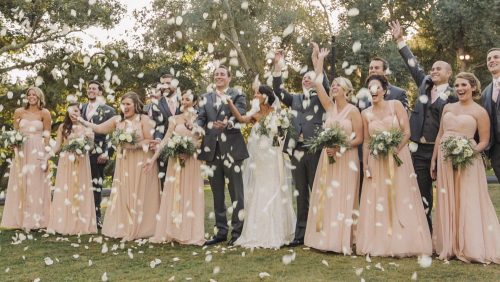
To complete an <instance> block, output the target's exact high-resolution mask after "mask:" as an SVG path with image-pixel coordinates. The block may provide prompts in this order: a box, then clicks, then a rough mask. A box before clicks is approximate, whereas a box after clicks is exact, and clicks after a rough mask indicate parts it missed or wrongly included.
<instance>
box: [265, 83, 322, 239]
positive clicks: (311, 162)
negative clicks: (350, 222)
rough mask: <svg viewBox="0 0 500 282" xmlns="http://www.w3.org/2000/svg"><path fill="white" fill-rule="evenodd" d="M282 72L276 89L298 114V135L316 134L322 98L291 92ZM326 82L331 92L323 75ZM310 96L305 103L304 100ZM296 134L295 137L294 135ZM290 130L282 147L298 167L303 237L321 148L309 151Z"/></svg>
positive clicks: (298, 227) (295, 174)
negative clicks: (285, 83)
mask: <svg viewBox="0 0 500 282" xmlns="http://www.w3.org/2000/svg"><path fill="white" fill-rule="evenodd" d="M281 83H282V82H281V76H280V77H274V78H273V90H274V93H276V96H278V98H279V99H280V101H281V102H282V103H283V104H285V105H286V106H287V107H289V108H291V109H292V110H295V111H297V117H295V118H294V119H293V120H292V125H293V126H294V128H295V131H296V133H297V137H298V136H300V135H302V136H303V137H304V140H307V139H309V138H313V137H314V136H315V133H316V130H317V129H318V128H321V126H322V125H323V116H324V113H325V109H324V108H323V106H322V105H321V102H320V101H319V98H318V95H317V94H315V93H314V94H313V95H311V96H310V98H307V97H306V96H305V95H304V94H303V93H301V94H296V95H292V94H290V93H288V92H287V91H286V90H284V89H282V88H281ZM323 86H324V87H325V89H326V91H327V93H328V92H329V89H330V87H329V85H328V80H327V79H326V75H325V76H324V80H323ZM307 99H309V103H306V105H305V106H306V107H304V101H305V100H307ZM295 138H296V137H295ZM295 138H294V137H291V136H289V135H288V134H287V136H286V139H285V144H284V146H283V151H284V152H285V153H287V154H289V155H290V159H291V160H292V165H293V166H294V167H295V170H294V172H293V180H294V182H295V189H297V191H298V192H299V195H298V197H297V224H296V227H295V240H299V241H303V240H304V235H305V230H306V226H307V213H308V212H309V194H310V191H311V189H312V187H313V182H314V177H315V175H316V167H317V166H318V162H319V157H320V155H321V152H317V153H315V154H310V153H308V152H307V150H305V148H304V147H303V145H304V144H303V142H298V140H295Z"/></svg>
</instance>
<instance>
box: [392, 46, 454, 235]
mask: <svg viewBox="0 0 500 282" xmlns="http://www.w3.org/2000/svg"><path fill="white" fill-rule="evenodd" d="M399 54H400V55H401V57H402V58H403V60H404V62H405V64H406V66H407V67H408V70H409V71H410V74H411V76H412V77H413V80H414V81H415V83H416V84H417V85H418V87H419V88H418V96H419V98H418V99H416V102H415V106H414V108H413V110H412V111H411V114H410V131H411V136H410V140H411V141H413V142H415V143H417V144H418V149H417V151H416V152H412V154H411V156H412V161H413V167H414V169H415V173H416V174H417V182H418V186H419V189H420V194H421V196H422V197H423V198H425V201H423V204H424V208H425V209H426V216H427V223H428V224H429V229H430V230H431V232H432V221H431V210H432V202H433V195H432V177H431V174H430V167H431V159H432V153H433V150H434V141H435V140H436V136H437V134H438V132H439V124H440V122H441V115H442V113H443V108H444V106H445V105H446V104H447V103H454V102H456V101H458V99H457V97H456V95H454V90H453V88H451V87H449V86H448V89H447V90H446V91H448V92H449V93H450V94H451V95H450V96H448V99H447V100H443V99H441V98H438V99H437V100H436V101H435V102H434V103H431V90H432V88H433V87H434V82H432V79H431V77H430V75H426V73H425V71H424V70H423V69H422V67H421V66H420V64H418V63H417V59H416V57H415V56H414V55H413V53H412V52H411V50H410V48H408V46H405V47H403V48H402V49H400V50H399ZM410 61H413V62H415V64H410V63H409V62H410ZM424 95H425V96H427V100H428V102H427V103H425V104H424V103H422V102H421V100H420V96H424ZM424 127H425V128H424ZM424 131H425V132H431V134H429V136H430V137H429V136H428V137H427V138H426V139H427V140H426V141H425V142H423V140H422V137H423V136H424V135H425V134H424Z"/></svg>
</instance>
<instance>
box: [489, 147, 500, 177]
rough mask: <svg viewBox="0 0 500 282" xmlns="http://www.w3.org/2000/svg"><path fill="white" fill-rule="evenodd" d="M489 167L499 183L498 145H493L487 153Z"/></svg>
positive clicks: (499, 150) (499, 153)
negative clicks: (488, 155) (489, 162)
mask: <svg viewBox="0 0 500 282" xmlns="http://www.w3.org/2000/svg"><path fill="white" fill-rule="evenodd" d="M489 154H490V160H491V167H492V168H493V171H494V172H495V176H496V177H497V180H498V181H499V182H500V143H495V144H493V146H492V147H491V148H490V151H489Z"/></svg>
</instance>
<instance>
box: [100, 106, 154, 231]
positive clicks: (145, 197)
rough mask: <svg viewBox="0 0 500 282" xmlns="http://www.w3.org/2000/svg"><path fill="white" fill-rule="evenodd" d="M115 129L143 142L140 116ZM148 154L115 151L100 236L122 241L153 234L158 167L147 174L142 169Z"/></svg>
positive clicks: (129, 149)
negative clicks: (132, 135)
mask: <svg viewBox="0 0 500 282" xmlns="http://www.w3.org/2000/svg"><path fill="white" fill-rule="evenodd" d="M117 127H118V128H123V129H128V128H130V129H131V130H133V131H135V132H136V134H137V137H138V138H137V142H140V141H141V140H143V139H144V133H143V132H142V126H141V121H140V116H139V115H138V116H137V117H136V119H135V120H133V121H122V122H120V123H119V124H118V125H117ZM152 156H153V152H152V151H147V152H145V151H144V150H143V148H142V147H141V148H135V149H131V148H122V147H118V148H117V156H116V165H115V174H114V178H113V184H112V187H111V195H110V198H109V200H108V207H107V209H106V214H105V216H104V223H103V226H102V234H103V235H105V236H108V237H113V238H122V239H123V240H126V241H131V240H136V239H140V238H149V237H151V236H152V235H153V234H154V231H155V227H156V214H157V212H158V209H159V207H160V180H159V178H158V167H157V166H156V165H155V166H154V167H153V169H151V170H150V171H149V172H145V171H144V170H143V169H142V164H144V163H145V162H146V161H147V159H148V158H151V157H152Z"/></svg>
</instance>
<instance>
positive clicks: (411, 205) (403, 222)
mask: <svg viewBox="0 0 500 282" xmlns="http://www.w3.org/2000/svg"><path fill="white" fill-rule="evenodd" d="M387 103H389V107H390V113H389V114H388V115H386V116H385V117H383V118H382V119H380V118H377V117H376V116H374V115H373V113H372V109H373V107H370V108H368V109H366V111H367V116H368V131H369V134H370V135H372V134H374V133H375V132H377V131H384V130H390V129H391V128H394V127H395V128H401V126H400V124H399V121H398V119H397V116H396V114H395V112H394V103H399V102H398V101H387ZM365 138H366V137H365ZM398 156H399V157H400V158H401V160H402V161H403V164H402V165H401V166H399V167H398V166H397V165H396V164H394V166H393V168H392V169H393V170H394V174H393V177H392V178H391V175H390V169H391V167H390V166H389V159H388V157H379V158H374V157H373V156H372V155H370V156H369V157H368V167H369V168H370V172H371V178H368V176H367V175H366V174H365V179H364V180H363V189H362V192H361V201H360V212H359V220H358V226H357V227H358V230H357V236H356V253H357V254H358V255H365V254H370V255H372V256H391V257H406V256H416V255H431V254H432V241H431V234H430V231H429V226H428V225H427V220H426V217H425V212H424V206H423V204H422V198H421V196H420V192H419V189H418V184H417V179H416V175H415V172H414V170H413V165H412V161H411V157H410V150H409V149H408V147H407V146H404V147H403V148H402V149H401V150H400V152H399V153H398ZM391 183H392V189H393V194H392V195H394V196H393V198H392V199H393V200H392V201H391V186H390V184H391ZM391 202H392V204H391Z"/></svg>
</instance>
